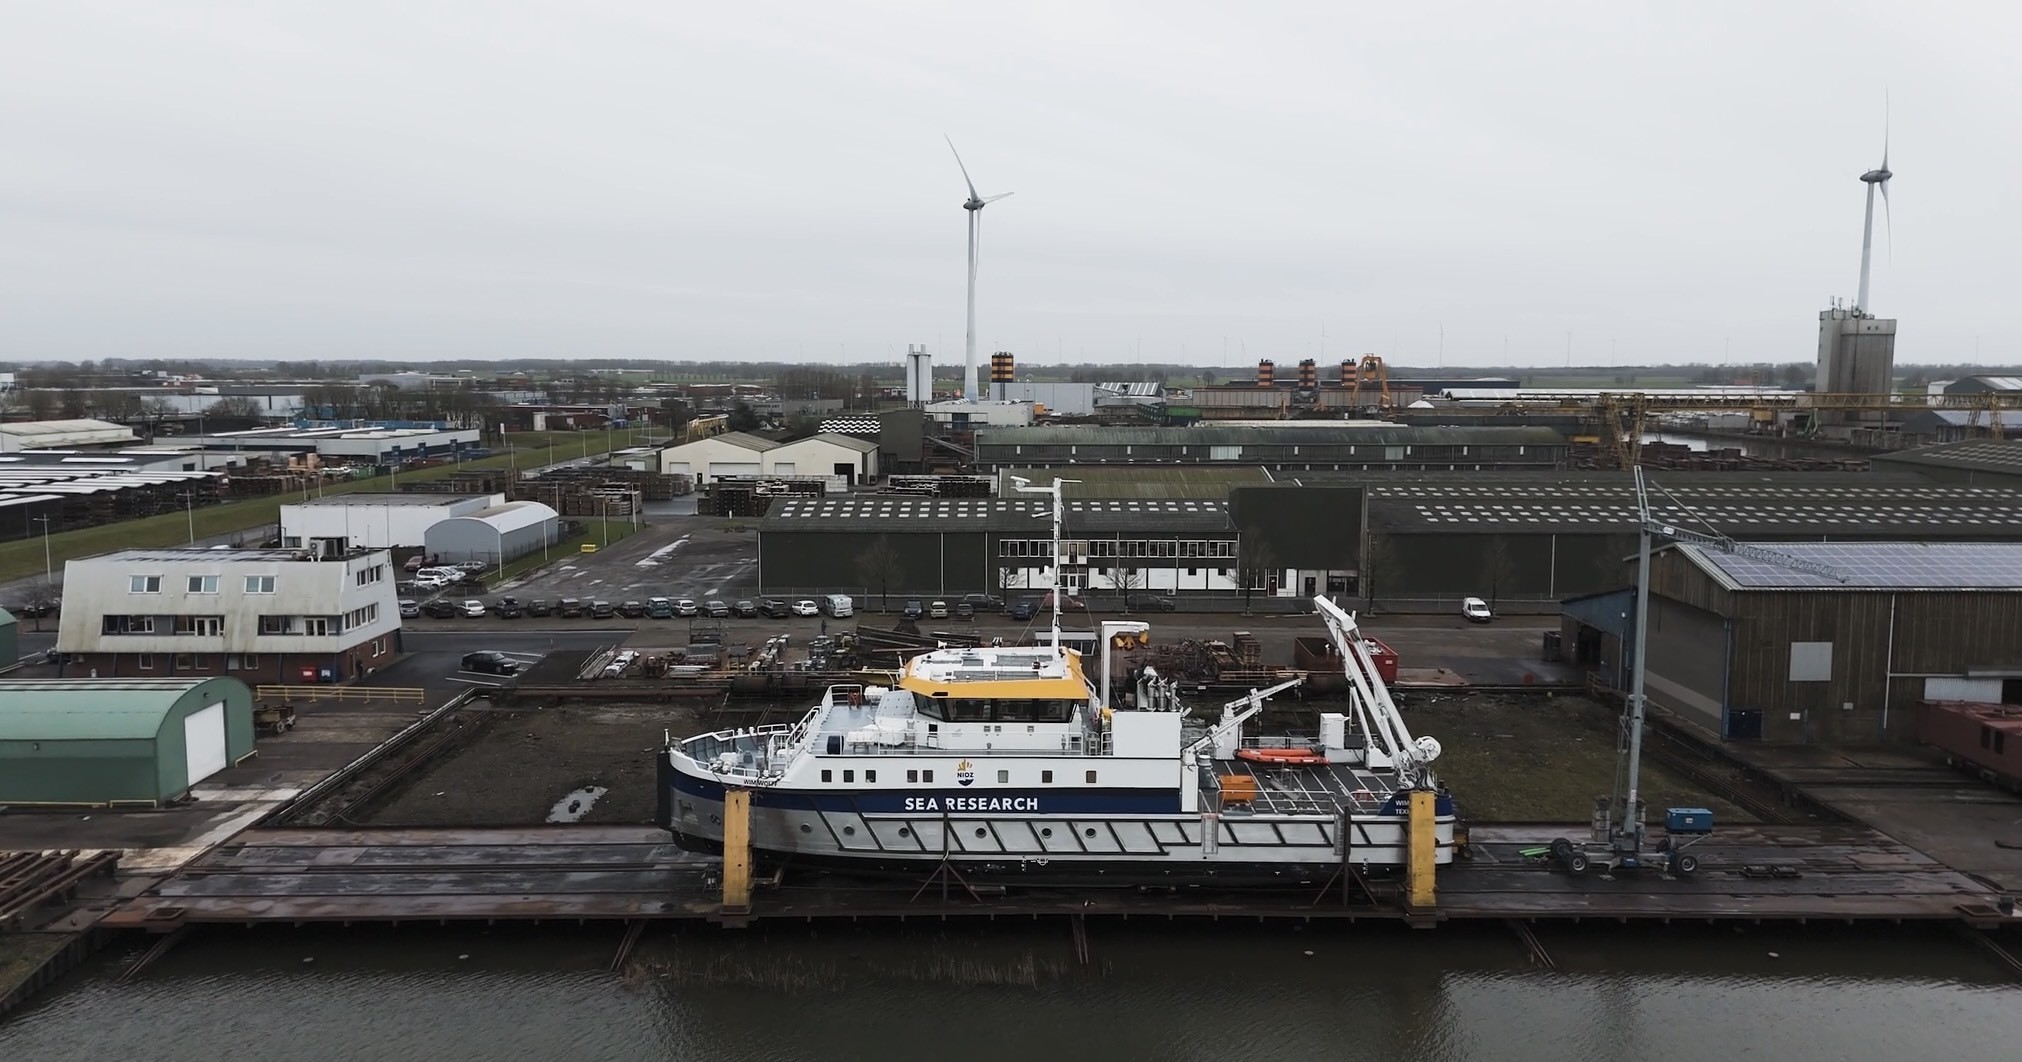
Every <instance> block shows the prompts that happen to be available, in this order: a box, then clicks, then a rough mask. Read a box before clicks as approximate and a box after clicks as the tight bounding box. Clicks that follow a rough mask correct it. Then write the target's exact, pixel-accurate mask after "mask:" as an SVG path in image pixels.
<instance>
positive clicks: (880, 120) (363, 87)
mask: <svg viewBox="0 0 2022 1062" xmlns="http://www.w3.org/2000/svg"><path fill="white" fill-rule="evenodd" d="M1251 6H1252V7H1256V8H1259V10H1252V11H1239V10H1238V9H1236V8H1234V7H1231V6H1229V5H1222V4H1210V3H1159V4H1149V3H1147V4H1118V5H1098V4H1088V3H1036V4H1023V5H1002V6H999V7H976V6H973V5H972V6H967V7H960V8H957V7H953V6H944V7H939V8H923V7H919V6H913V5H900V4H852V5H827V4H812V3H809V4H751V3H746V4H736V5H668V4H651V3H645V2H639V3H601V4H583V5H566V6H564V5H535V4H505V3H466V4H449V3H437V4H420V5H415V4H392V3H382V4H372V3H364V2H353V3H346V4H337V5H322V6H320V7H298V6H294V5H280V4H257V3H255V4H242V3H234V4H227V3H201V2H196V0H192V2H189V3H183V4H177V5H154V6H149V5H131V4H119V3H87V2H79V0H71V2H66V3H64V4H28V3H15V4H10V5H7V13H6V16H5V22H6V24H7V27H8V29H7V32H6V33H5V34H0V144H5V152H6V153H5V157H6V159H7V164H6V165H5V166H4V167H0V357H11V358H30V359H32V358H38V357H66V358H83V357H103V356H111V355H124V356H146V355H155V354H160V355H214V356H244V357H333V356H335V357H342V356H361V357H362V356H371V357H416V358H421V357H453V356H477V355H492V356H498V357H513V356H551V355H599V356H638V357H662V358H714V357H745V358H752V359H760V358H795V357H806V358H811V359H812V358H821V359H829V360H833V359H837V358H841V357H845V356H846V357H849V358H851V359H860V358H867V357H873V356H884V355H886V354H887V352H889V351H893V350H902V349H903V348H904V345H905V344H906V343H908V342H927V343H930V344H934V345H935V350H936V353H937V355H939V356H940V357H943V358H946V357H951V356H952V357H959V356H960V343H961V336H962V328H963V318H962V256H963V232H964V230H963V217H962V211H961V209H960V202H961V199H962V198H963V189H962V187H961V182H960V175H959V174H958V173H957V172H956V170H955V167H954V164H953V162H952V161H951V160H950V159H949V158H948V156H947V152H946V148H945V146H944V145H943V144H942V143H941V140H940V135H941V134H942V133H943V132H944V131H945V132H947V133H950V134H952V135H953V136H954V137H955V139H956V142H957V143H958V144H959V145H960V146H961V147H962V149H963V151H964V153H965V157H966V158H967V159H968V161H969V164H970V169H971V171H972V172H973V173H974V174H975V176H976V179H977V183H978V185H979V187H980V188H981V189H982V190H983V191H984V192H985V193H990V192H1003V191H1015V192H1016V193H1017V195H1016V196H1015V197H1013V198H1011V199H1008V200H1005V201H1004V202H1002V203H999V204H996V205H993V206H992V207H991V208H990V209H989V210H988V211H987V212H986V215H985V223H984V262H983V284H982V298H981V337H980V345H981V346H982V347H983V349H985V350H991V349H1010V350H1013V351H1016V352H1018V353H1019V354H1020V356H1021V357H1023V358H1026V359H1028V360H1040V361H1051V360H1053V359H1054V358H1055V357H1056V356H1065V357H1067V358H1068V359H1070V360H1081V359H1084V358H1085V359H1089V360H1119V361H1121V360H1128V359H1131V358H1133V357H1136V356H1138V355H1137V352H1138V351H1139V350H1141V351H1142V356H1143V357H1144V358H1146V359H1148V360H1181V358H1182V351H1183V350H1184V357H1185V360H1189V361H1194V362H1212V361H1220V360H1221V358H1222V349H1223V344H1224V341H1225V340H1226V342H1227V343H1228V344H1229V349H1230V350H1231V352H1232V359H1233V358H1234V356H1235V352H1239V351H1244V350H1246V351H1247V354H1248V356H1249V357H1253V358H1254V357H1259V356H1273V357H1278V358H1297V357H1304V356H1319V355H1320V354H1321V349H1320V346H1321V335H1322V331H1323V329H1324V331H1325V334H1326V337H1327V338H1326V340H1325V342H1326V350H1325V354H1326V356H1327V357H1329V358H1333V357H1337V356H1342V355H1348V354H1353V353H1360V352H1363V351H1376V352H1380V353H1383V354H1385V355H1386V356H1387V357H1389V358H1391V360H1393V361H1397V362H1406V363H1419V364H1425V363H1430V362H1431V361H1432V360H1434V357H1435V351H1436V348H1437V336H1438V333H1439V329H1440V327H1441V326H1442V325H1443V326H1444V329H1445V335H1446V346H1445V349H1446V357H1447V360H1448V362H1449V363H1451V364H1474V365H1486V364H1494V363H1499V362H1502V361H1503V351H1504V349H1505V343H1507V344H1508V350H1509V351H1510V357H1511V360H1514V361H1519V362H1526V363H1544V364H1553V363H1557V362H1559V361H1561V360H1562V359H1563V358H1564V356H1565V345H1566V338H1565V337H1566V334H1567V333H1568V332H1570V333H1572V336H1573V353H1574V358H1575V360H1578V361H1582V362H1588V363H1595V362H1605V361H1606V360H1607V359H1608V358H1609V356H1610V354H1609V351H1610V350H1611V348H1612V349H1613V350H1614V351H1615V353H1614V355H1613V356H1614V357H1615V358H1616V359H1618V360H1620V361H1622V362H1625V363H1626V362H1631V361H1658V360H1672V361H1684V360H1704V361H1716V362H1717V361H1719V360H1721V358H1722V357H1724V356H1729V355H1728V354H1727V353H1726V352H1727V351H1728V350H1729V349H1731V357H1732V358H1733V359H1734V360H1736V361H1754V360H1804V359H1808V358H1809V357H1810V355H1811V350H1812V347H1813V345H1814V342H1815V340H1814V335H1815V328H1816V316H1815V315H1816V311H1817V310H1819V309H1820V308H1822V307H1823V306H1824V304H1825V300H1826V298H1827V297H1828V296H1829V295H1833V294H1839V295H1850V294H1851V292H1852V288H1853V286H1854V280H1855V274H1856V270H1857V266H1858V253H1859V239H1860V209H1861V193H1862V187H1861V185H1860V184H1859V183H1858V181H1857V180H1856V178H1857V177H1858V175H1859V174H1860V173H1861V172H1862V171H1863V170H1865V169H1867V168H1868V167H1870V166H1871V165H1873V164H1874V163H1875V161H1877V159H1878V156H1879V154H1880V147H1881V145H1880V140H1881V102H1882V93H1883V88H1884V83H1886V85H1887V87H1888V89H1889V91H1890V93H1891V95H1892V99H1893V111H1894V145H1893V146H1894V155H1893V158H1892V160H1891V161H1892V163H1893V166H1894V168H1895V170H1896V171H1897V172H1898V173H1899V174H1900V177H1899V179H1898V181H1897V182H1896V186H1895V192H1896V203H1897V206H1898V207H1899V214H1900V216H1899V217H1898V218H1896V226H1895V229H1896V236H1897V239H1898V241H1899V242H1898V243H1897V244H1896V246H1895V247H1894V248H1893V254H1892V258H1891V255H1890V253H1889V252H1887V251H1883V252H1882V253H1881V256H1880V258H1879V261H1878V265H1877V267H1876V278H1875V298H1874V302H1875V308H1876V310H1877V311H1878V312H1881V313H1884V314H1887V315H1892V316H1898V317H1900V318H1901V319H1902V322H1903V323H1902V340H1901V344H1900V348H1899V350H1900V354H1899V356H1900V357H1901V358H1902V359H1904V360H1955V359H1957V360H1963V359H1967V358H1970V357H1971V356H1972V354H1973V350H1974V345H1975V340H1976V337H1977V338H1978V339H1979V340H1980V342H1981V347H1982V350H1983V351H1984V359H1985V360H1989V361H2000V360H2013V359H2014V355H2013V354H2012V353H2011V352H2012V351H2014V350H2015V348H2016V347H2017V346H2018V341H2022V328H2018V327H2017V326H2016V325H2015V324H2014V323H2013V322H2012V319H2011V318H2010V317H2009V316H2008V315H2007V313H2006V311H2007V307H2008V304H2009V301H2010V299H2009V291H2008V287H2009V282H2010V279H2011V277H2012V275H2013V270H2012V268H2011V267H2010V266H2009V263H2008V260H2007V259H2008V251H2009V248H2011V247H2013V246H2015V245H2017V243H2018V242H2022V221H2018V218H2017V212H2016V207H2015V205H2014V203H2015V196H2014V195H2013V194H2012V192H2010V191H2009V189H2008V187H2007V186H2008V184H2009V183H2010V175H2011V174H2012V173H2014V172H2015V171H2016V169H2017V164H2018V163H2022V134H2018V126H2017V123H2016V122H2015V121H2014V118H2013V116H2014V114H2015V113H2017V103H2018V96H2022V75H2018V74H2017V73H2016V71H2015V69H2014V68H2013V65H2012V63H2011V62H2010V61H2009V56H2008V54H2007V51H2008V48H2009V42H2012V41H2014V40H2016V39H2018V38H2022V33H2018V30H2022V25H2018V23H2022V16H2018V15H2017V14H2016V13H2014V12H2013V11H2011V10H2009V9H2001V8H1995V7H1980V8H1974V7H1969V6H1961V7H1956V8H1943V7H1935V8H1934V7H1913V6H1910V5H1894V6H1880V5H1863V4H1855V5H1848V4H1845V3H1834V4H1827V3H1792V4H1782V5H1768V6H1767V7H1766V8H1765V7H1763V6H1760V5H1742V4H1709V5H1691V6H1690V7H1689V8H1678V7H1675V6H1659V5H1652V6H1649V7H1646V8H1641V9H1629V8H1624V7H1622V6H1621V5H1614V4H1602V3H1595V4H1586V5H1549V6H1548V7H1546V8H1544V9H1538V8H1535V7H1529V8H1525V7H1512V6H1509V5H1489V4H1482V5H1477V6H1475V7H1473V8H1472V10H1468V11H1461V12H1455V11H1454V10H1452V9H1449V8H1443V7H1437V6H1434V7H1424V8H1423V9H1422V10H1421V9H1419V8H1415V7H1412V6H1410V5H1402V6H1398V5H1391V7H1386V8H1384V9H1381V10H1378V9H1376V8H1375V7H1374V6H1368V7H1367V8H1366V9H1365V6H1364V5H1339V4H1320V3H1314V4H1297V3H1289V2H1288V3H1276V4H1265V5H1251ZM1392 7H1395V8H1397V9H1395V10H1393V9H1391V8H1392Z"/></svg>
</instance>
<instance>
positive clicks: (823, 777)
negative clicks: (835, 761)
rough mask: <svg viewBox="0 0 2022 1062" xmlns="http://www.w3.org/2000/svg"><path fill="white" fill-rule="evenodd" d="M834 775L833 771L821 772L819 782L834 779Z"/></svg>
mask: <svg viewBox="0 0 2022 1062" xmlns="http://www.w3.org/2000/svg"><path fill="white" fill-rule="evenodd" d="M834 774H835V772H833V771H823V772H821V780H822V781H824V782H827V781H831V780H832V779H833V777H834Z"/></svg>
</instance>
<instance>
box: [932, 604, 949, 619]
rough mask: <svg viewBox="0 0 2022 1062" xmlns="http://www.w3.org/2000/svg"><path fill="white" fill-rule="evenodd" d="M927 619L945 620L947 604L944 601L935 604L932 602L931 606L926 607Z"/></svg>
mask: <svg viewBox="0 0 2022 1062" xmlns="http://www.w3.org/2000/svg"><path fill="white" fill-rule="evenodd" d="M927 618H928V619H947V618H948V603H947V602H946V601H936V602H934V603H933V604H931V605H928V606H927Z"/></svg>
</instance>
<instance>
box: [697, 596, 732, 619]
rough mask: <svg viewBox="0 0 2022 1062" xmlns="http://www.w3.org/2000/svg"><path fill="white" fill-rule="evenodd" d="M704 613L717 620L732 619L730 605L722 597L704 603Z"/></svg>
mask: <svg viewBox="0 0 2022 1062" xmlns="http://www.w3.org/2000/svg"><path fill="white" fill-rule="evenodd" d="M702 611H704V612H707V613H709V615H710V616H711V617H713V618H715V619H728V618H730V603H729V602H727V601H725V600H723V599H722V598H720V597H712V598H710V599H709V600H707V601H704V602H703V603H702Z"/></svg>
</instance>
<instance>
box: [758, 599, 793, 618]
mask: <svg viewBox="0 0 2022 1062" xmlns="http://www.w3.org/2000/svg"><path fill="white" fill-rule="evenodd" d="M758 613H759V615H761V616H770V617H772V618H773V619H785V618H786V617H788V616H791V615H793V608H792V607H791V606H789V605H788V604H787V603H786V602H784V601H781V600H780V599H779V598H776V597H768V598H766V599H765V600H764V601H761V602H759V604H758Z"/></svg>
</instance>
